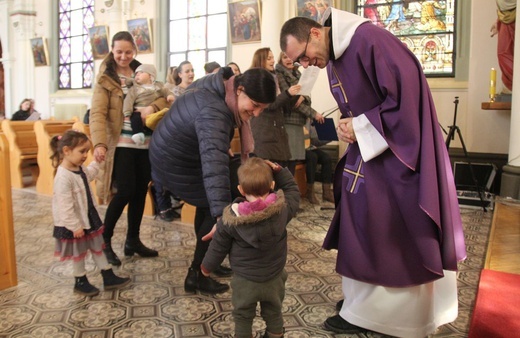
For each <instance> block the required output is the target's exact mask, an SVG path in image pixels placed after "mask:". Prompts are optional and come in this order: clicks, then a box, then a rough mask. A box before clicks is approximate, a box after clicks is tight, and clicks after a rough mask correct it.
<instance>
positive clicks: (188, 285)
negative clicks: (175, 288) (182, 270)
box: [184, 268, 229, 294]
mask: <svg viewBox="0 0 520 338" xmlns="http://www.w3.org/2000/svg"><path fill="white" fill-rule="evenodd" d="M197 290H198V291H200V292H203V293H209V294H217V293H222V292H226V291H227V290H229V285H227V284H222V283H219V282H217V281H216V280H214V279H213V278H211V277H205V276H204V275H203V274H202V273H201V272H200V270H195V269H194V268H189V270H188V275H187V276H186V279H185V280H184V291H186V292H195V291H197Z"/></svg>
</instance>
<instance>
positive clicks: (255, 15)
mask: <svg viewBox="0 0 520 338" xmlns="http://www.w3.org/2000/svg"><path fill="white" fill-rule="evenodd" d="M228 6H229V7H228V18H229V27H230V30H231V32H230V33H231V43H251V42H260V41H262V32H261V13H260V2H259V1H258V0H243V1H236V2H230V3H229V4H228Z"/></svg>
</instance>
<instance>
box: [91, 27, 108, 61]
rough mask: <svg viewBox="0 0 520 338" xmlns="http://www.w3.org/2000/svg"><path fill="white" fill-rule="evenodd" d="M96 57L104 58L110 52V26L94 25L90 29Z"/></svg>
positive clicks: (93, 53) (93, 51)
mask: <svg viewBox="0 0 520 338" xmlns="http://www.w3.org/2000/svg"><path fill="white" fill-rule="evenodd" d="M88 37H89V40H90V45H91V46H92V56H93V57H94V59H104V58H105V56H107V55H108V53H109V52H110V48H109V47H108V26H94V27H91V28H89V29H88Z"/></svg>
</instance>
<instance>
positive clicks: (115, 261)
mask: <svg viewBox="0 0 520 338" xmlns="http://www.w3.org/2000/svg"><path fill="white" fill-rule="evenodd" d="M103 252H104V253H105V256H107V261H108V262H109V263H110V264H112V265H113V266H119V265H121V260H120V259H119V257H117V255H116V253H115V252H114V250H112V243H110V241H107V240H105V248H104V249H103Z"/></svg>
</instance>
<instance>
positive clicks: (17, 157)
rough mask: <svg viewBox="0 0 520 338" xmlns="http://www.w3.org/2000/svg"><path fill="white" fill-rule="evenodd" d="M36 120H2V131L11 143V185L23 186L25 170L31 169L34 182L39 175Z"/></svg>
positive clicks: (14, 186) (15, 186)
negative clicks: (35, 130)
mask: <svg viewBox="0 0 520 338" xmlns="http://www.w3.org/2000/svg"><path fill="white" fill-rule="evenodd" d="M34 123H35V122H34V121H11V120H3V121H2V131H3V133H4V134H5V137H6V138H7V142H8V144H9V160H10V166H11V169H10V170H11V186H12V187H13V188H23V187H24V186H25V185H24V181H23V177H24V172H25V171H27V170H29V171H30V173H31V176H32V181H33V183H34V182H36V179H37V177H38V164H37V154H38V143H37V142H36V134H35V133H34Z"/></svg>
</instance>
